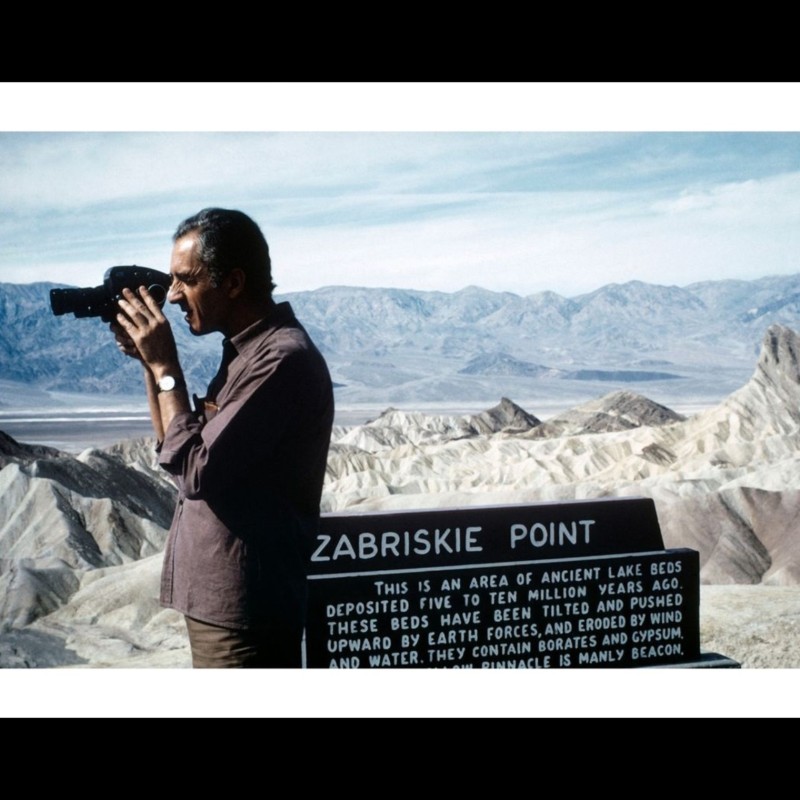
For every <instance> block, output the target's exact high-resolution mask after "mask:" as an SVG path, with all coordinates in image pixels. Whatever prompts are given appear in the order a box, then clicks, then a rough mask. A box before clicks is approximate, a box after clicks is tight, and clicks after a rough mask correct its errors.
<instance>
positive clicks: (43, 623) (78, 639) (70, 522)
mask: <svg viewBox="0 0 800 800" xmlns="http://www.w3.org/2000/svg"><path fill="white" fill-rule="evenodd" d="M533 412H535V409H531V410H529V411H526V410H523V409H521V408H519V407H518V406H516V405H515V404H514V403H513V402H512V401H511V400H509V399H503V400H502V401H501V402H500V403H499V405H497V406H496V407H494V408H491V409H489V410H487V411H485V412H483V413H480V414H474V415H463V416H447V415H431V414H422V413H409V412H402V411H397V410H392V409H389V410H387V411H385V412H384V413H383V414H381V415H380V416H379V417H378V418H376V419H375V420H373V421H371V422H369V423H367V424H363V425H357V426H350V427H340V428H337V429H336V430H335V431H334V437H333V442H332V446H331V451H330V458H329V464H328V474H327V479H326V484H325V492H324V498H323V503H324V509H323V510H324V511H326V512H331V511H341V510H345V509H347V510H353V511H358V510H363V511H367V510H377V509H400V508H403V509H411V508H424V507H434V506H435V507H453V506H462V505H465V504H475V505H491V504H506V503H535V502H540V501H553V500H555V501H558V500H572V499H581V498H599V497H614V496H646V497H651V498H653V500H654V502H655V504H656V509H657V512H658V517H659V521H660V525H661V529H662V533H663V536H664V540H665V544H666V546H667V547H669V548H673V547H690V548H693V549H695V550H697V551H698V552H699V553H700V563H701V582H702V587H701V608H700V613H701V649H702V650H703V651H706V652H718V653H721V654H724V655H725V656H728V657H729V658H731V659H734V660H735V661H737V662H739V663H740V664H741V666H742V667H743V668H744V669H751V668H787V667H791V668H794V667H800V531H799V530H798V529H799V528H800V337H799V336H798V334H797V333H795V332H794V331H792V330H791V329H789V328H786V327H781V326H773V327H771V328H770V329H769V330H768V331H767V333H766V335H765V337H764V340H763V344H762V348H761V353H760V357H759V359H758V363H757V366H756V369H755V372H754V374H753V376H752V378H751V379H750V380H749V382H747V383H746V385H744V386H742V387H741V388H740V389H739V390H738V391H736V392H734V393H733V394H731V395H730V396H729V397H727V399H725V400H724V401H723V402H722V403H720V404H719V405H718V406H716V407H714V408H711V409H709V410H706V411H703V412H701V413H698V414H695V415H693V416H690V417H688V418H683V417H681V416H680V415H678V414H676V413H674V412H672V411H670V410H669V409H668V408H665V407H663V406H660V405H657V404H656V403H653V402H651V401H649V400H648V399H647V398H645V397H642V396H640V395H636V394H632V393H628V392H614V393H611V394H609V395H607V396H605V397H602V398H600V399H598V400H596V401H593V402H591V403H587V404H584V405H581V406H579V407H576V408H573V409H571V410H570V411H567V412H566V413H563V414H560V415H557V416H555V417H551V418H549V419H547V420H546V421H545V422H540V420H538V419H537V418H536V417H535V416H533ZM173 498H174V490H173V488H172V486H171V484H170V483H169V482H168V481H167V480H166V476H165V475H163V474H162V473H161V472H160V471H159V469H158V467H157V466H156V464H155V461H154V456H153V452H152V442H151V441H148V440H135V441H126V442H123V443H120V444H118V445H116V446H114V447H111V448H109V449H106V450H98V449H90V450H86V451H84V452H83V453H81V454H80V455H78V456H71V455H68V454H66V453H63V452H60V451H57V450H53V449H49V448H46V447H41V446H32V445H25V444H21V443H18V442H16V441H15V440H13V439H11V438H10V437H8V436H6V435H4V434H0V625H1V626H2V627H0V666H2V667H6V668H24V667H60V668H68V669H76V668H78V669H79V668H92V667H176V668H184V667H188V666H189V658H188V650H187V642H186V637H185V633H184V629H183V623H182V620H181V618H180V617H179V616H178V615H177V614H176V613H174V612H172V611H168V610H163V609H161V608H160V607H159V605H158V601H157V590H158V576H159V570H160V566H161V549H162V547H163V544H164V539H165V536H166V531H167V528H168V526H169V521H170V517H171V512H172V504H173Z"/></svg>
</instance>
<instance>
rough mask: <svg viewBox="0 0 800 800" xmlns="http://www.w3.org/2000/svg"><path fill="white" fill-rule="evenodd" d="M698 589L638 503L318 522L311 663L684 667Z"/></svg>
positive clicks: (695, 568) (695, 564) (694, 644)
mask: <svg viewBox="0 0 800 800" xmlns="http://www.w3.org/2000/svg"><path fill="white" fill-rule="evenodd" d="M699 584H700V580H699V556H698V554H697V552H696V551H693V550H687V549H680V550H665V549H664V546H663V540H662V537H661V531H660V528H659V526H658V519H657V516H656V513H655V506H654V504H653V502H652V500H649V499H645V498H624V499H609V500H600V501H596V500H595V501H585V502H572V503H542V504H537V505H519V506H487V507H478V508H460V509H435V510H430V511H411V512H403V513H389V512H387V513H378V514H339V515H332V514H331V515H323V519H322V524H321V531H320V535H319V537H318V539H317V542H316V546H315V548H314V552H313V554H312V557H311V574H310V576H309V614H308V621H307V627H306V639H305V664H306V666H307V667H310V668H387V667H388V668H398V667H404V668H553V667H555V668H558V667H561V668H565V667H585V668H589V667H641V666H659V665H669V664H676V663H681V662H685V661H690V660H693V659H697V658H698V657H699V655H700V648H699V638H700V637H699V605H700V597H699V595H700V590H699Z"/></svg>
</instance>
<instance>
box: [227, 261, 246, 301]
mask: <svg viewBox="0 0 800 800" xmlns="http://www.w3.org/2000/svg"><path fill="white" fill-rule="evenodd" d="M225 279H226V280H227V282H228V287H227V288H228V297H229V298H231V300H232V299H233V298H234V297H238V296H239V295H240V294H241V293H242V292H243V291H244V285H245V283H246V282H247V276H246V275H245V274H244V270H242V269H239V268H238V267H236V268H235V269H232V270H231V271H230V272H229V273H228V274H227V275H226V276H225Z"/></svg>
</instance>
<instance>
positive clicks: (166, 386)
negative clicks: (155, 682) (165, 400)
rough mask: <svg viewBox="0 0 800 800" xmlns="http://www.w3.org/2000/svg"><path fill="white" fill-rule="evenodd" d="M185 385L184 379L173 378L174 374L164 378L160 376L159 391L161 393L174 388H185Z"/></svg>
mask: <svg viewBox="0 0 800 800" xmlns="http://www.w3.org/2000/svg"><path fill="white" fill-rule="evenodd" d="M184 385H185V384H184V382H183V381H182V380H178V379H177V378H173V377H172V375H165V376H164V377H163V378H159V380H158V391H159V393H161V392H171V391H172V390H173V389H180V388H183V386H184Z"/></svg>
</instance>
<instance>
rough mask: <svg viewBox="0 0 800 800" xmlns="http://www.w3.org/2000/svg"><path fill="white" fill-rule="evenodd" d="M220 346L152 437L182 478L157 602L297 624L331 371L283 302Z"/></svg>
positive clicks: (325, 439)
mask: <svg viewBox="0 0 800 800" xmlns="http://www.w3.org/2000/svg"><path fill="white" fill-rule="evenodd" d="M223 353H224V356H223V362H222V365H221V367H220V372H219V373H218V375H217V378H215V380H214V381H212V384H211V386H210V387H209V390H210V392H213V396H211V395H209V396H208V397H206V398H205V400H204V403H203V404H202V405H203V407H202V408H198V409H196V410H195V412H187V413H182V414H178V415H176V416H175V417H174V418H173V420H172V421H171V423H170V425H169V427H168V429H167V431H166V432H165V436H164V441H163V443H162V445H161V448H160V454H159V463H160V464H161V466H162V467H163V468H164V469H165V470H166V471H167V472H169V473H170V474H172V475H173V476H174V477H175V479H176V483H177V486H178V502H177V506H176V508H175V515H174V517H173V521H172V525H171V528H170V532H169V537H168V539H167V544H166V548H165V552H164V566H163V571H162V577H161V604H162V605H163V606H166V607H168V608H174V609H176V610H178V611H180V612H182V613H183V614H185V615H186V616H189V617H192V618H194V619H197V620H200V621H201V622H209V623H212V624H215V625H220V626H223V627H230V628H248V627H250V626H253V625H259V626H263V625H267V626H272V627H283V628H288V629H295V630H296V629H297V628H298V627H302V625H303V622H304V617H305V598H306V564H307V561H308V556H309V554H310V549H309V548H310V547H311V543H312V542H313V539H314V537H315V536H316V529H317V526H318V524H319V508H320V497H321V494H322V484H323V480H324V477H325V468H326V463H327V454H328V447H329V443H330V435H331V426H332V424H333V387H332V383H331V379H330V375H329V373H328V368H327V365H326V364H325V360H324V359H323V357H322V355H321V354H320V352H319V350H317V348H316V347H315V345H314V344H313V342H312V341H311V339H310V338H309V336H308V334H307V333H306V331H305V329H304V328H303V327H302V325H301V324H300V323H299V322H298V321H297V319H296V318H295V316H294V312H293V311H292V308H291V306H290V305H289V304H288V303H280V304H278V305H277V306H275V308H274V309H273V310H272V312H271V313H270V314H269V316H268V317H266V318H265V319H263V320H261V321H259V322H257V323H255V324H254V325H252V326H250V327H249V328H247V329H246V330H244V331H242V332H241V333H239V334H237V335H236V336H234V337H232V338H231V339H230V340H226V341H225V342H224V345H223Z"/></svg>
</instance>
